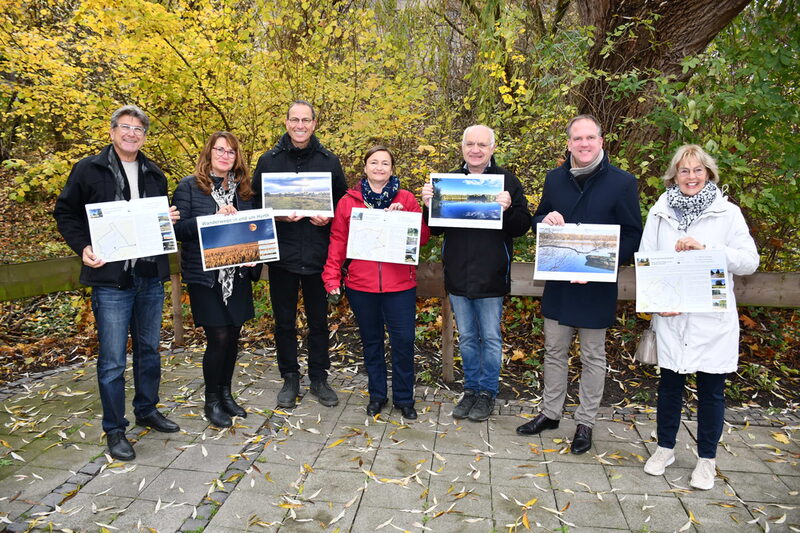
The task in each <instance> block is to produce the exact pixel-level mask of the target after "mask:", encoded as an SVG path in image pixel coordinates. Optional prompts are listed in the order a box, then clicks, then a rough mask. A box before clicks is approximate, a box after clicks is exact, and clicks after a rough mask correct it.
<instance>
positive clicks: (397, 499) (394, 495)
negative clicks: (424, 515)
mask: <svg viewBox="0 0 800 533" xmlns="http://www.w3.org/2000/svg"><path fill="white" fill-rule="evenodd" d="M361 487H363V483H362V485H361ZM353 488H354V489H355V488H356V487H353ZM427 491H428V485H427V482H424V481H423V482H422V485H420V484H419V483H417V482H416V481H414V480H411V481H410V482H409V483H408V484H407V485H405V486H400V485H393V484H387V483H378V482H376V481H374V480H370V481H369V482H368V483H367V488H366V490H365V491H364V493H363V496H362V497H361V505H365V506H367V507H380V508H386V509H415V510H419V511H422V510H423V509H425V507H426V503H425V497H426V494H427ZM354 495H355V493H353V492H350V491H348V492H347V496H349V497H351V498H352V497H353V496H354Z"/></svg>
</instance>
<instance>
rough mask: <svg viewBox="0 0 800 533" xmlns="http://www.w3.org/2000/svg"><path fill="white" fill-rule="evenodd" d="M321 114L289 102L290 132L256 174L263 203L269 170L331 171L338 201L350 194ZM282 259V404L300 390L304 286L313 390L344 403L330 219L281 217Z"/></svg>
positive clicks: (278, 284)
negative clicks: (331, 307)
mask: <svg viewBox="0 0 800 533" xmlns="http://www.w3.org/2000/svg"><path fill="white" fill-rule="evenodd" d="M316 126H317V115H316V112H315V111H314V107H313V106H312V105H311V104H310V103H308V102H306V101H303V100H297V101H295V102H292V103H291V105H289V110H288V111H287V113H286V133H285V134H284V135H283V136H282V137H281V138H280V140H279V141H278V144H277V145H276V146H275V148H273V149H272V150H270V151H268V152H266V153H265V154H264V155H262V156H261V157H260V158H259V159H258V164H257V165H256V170H255V172H254V173H253V190H254V191H255V194H256V196H255V203H256V205H257V206H258V207H261V206H263V197H262V188H261V174H262V173H264V172H330V173H331V179H332V180H333V183H332V189H333V204H334V206H336V203H337V202H338V201H339V199H340V198H341V197H342V196H344V193H345V191H346V190H347V183H346V181H345V178H344V172H343V171H342V165H341V163H339V158H338V157H336V156H335V155H334V154H333V153H331V152H330V151H328V150H326V149H325V148H324V147H323V146H322V144H321V143H320V142H319V140H318V139H317V137H316V136H315V135H314V129H315V128H316ZM275 220H276V223H275V226H276V227H275V230H276V232H277V234H278V248H279V251H280V260H279V261H276V262H273V263H269V295H270V300H271V301H272V311H273V317H274V320H275V344H276V346H277V351H278V369H279V370H280V373H281V377H282V378H283V388H282V389H281V390H280V392H279V393H278V405H279V406H280V407H285V408H291V407H294V406H295V403H296V401H297V395H298V393H299V392H300V365H299V364H298V363H297V328H296V326H295V324H296V321H297V301H298V294H299V291H300V288H301V287H302V290H303V302H304V305H305V311H306V318H307V320H308V337H307V343H306V346H307V347H308V376H309V378H310V380H311V388H310V391H311V394H313V395H314V396H316V397H317V399H318V400H319V402H320V403H321V404H322V405H325V406H328V407H331V406H334V405H337V404H338V403H339V398H338V397H337V395H336V392H335V391H334V390H333V389H331V387H330V386H329V385H328V368H330V358H329V356H328V306H327V293H326V292H325V287H324V285H323V283H322V268H323V267H324V266H325V261H326V260H327V258H328V241H329V239H330V218H327V217H321V216H313V217H302V216H287V217H276V218H275Z"/></svg>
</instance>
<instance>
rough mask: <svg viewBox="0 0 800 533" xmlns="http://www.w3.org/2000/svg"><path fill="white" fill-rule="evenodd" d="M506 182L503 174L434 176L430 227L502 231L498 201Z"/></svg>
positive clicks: (432, 176)
mask: <svg viewBox="0 0 800 533" xmlns="http://www.w3.org/2000/svg"><path fill="white" fill-rule="evenodd" d="M504 179H505V178H504V177H503V175H502V174H431V185H433V198H431V205H430V209H429V213H430V215H429V219H428V225H429V226H444V227H451V228H483V229H502V228H503V208H502V207H501V206H500V204H499V203H497V202H496V201H495V198H497V195H498V194H500V193H501V192H503V184H504Z"/></svg>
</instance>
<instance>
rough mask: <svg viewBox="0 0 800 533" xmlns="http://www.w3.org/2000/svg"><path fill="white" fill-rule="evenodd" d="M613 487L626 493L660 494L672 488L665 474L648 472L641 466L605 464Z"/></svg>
mask: <svg viewBox="0 0 800 533" xmlns="http://www.w3.org/2000/svg"><path fill="white" fill-rule="evenodd" d="M604 469H605V471H606V476H607V477H608V481H609V483H610V484H611V488H612V489H615V490H618V491H619V492H622V493H625V494H659V493H664V492H667V491H668V490H670V488H672V487H670V485H669V483H667V481H666V479H665V478H664V476H663V475H662V476H651V475H649V474H646V473H645V471H644V469H643V468H642V467H641V466H605V467H604Z"/></svg>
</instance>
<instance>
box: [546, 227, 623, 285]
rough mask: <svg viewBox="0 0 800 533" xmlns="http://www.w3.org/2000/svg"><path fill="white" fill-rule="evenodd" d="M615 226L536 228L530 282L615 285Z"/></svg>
mask: <svg viewBox="0 0 800 533" xmlns="http://www.w3.org/2000/svg"><path fill="white" fill-rule="evenodd" d="M618 254H619V225H617V224H564V225H563V226H550V225H548V224H536V267H535V269H534V271H533V279H544V280H560V281H573V280H575V281H603V282H608V283H615V282H616V281H617V266H618V265H619V261H618Z"/></svg>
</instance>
